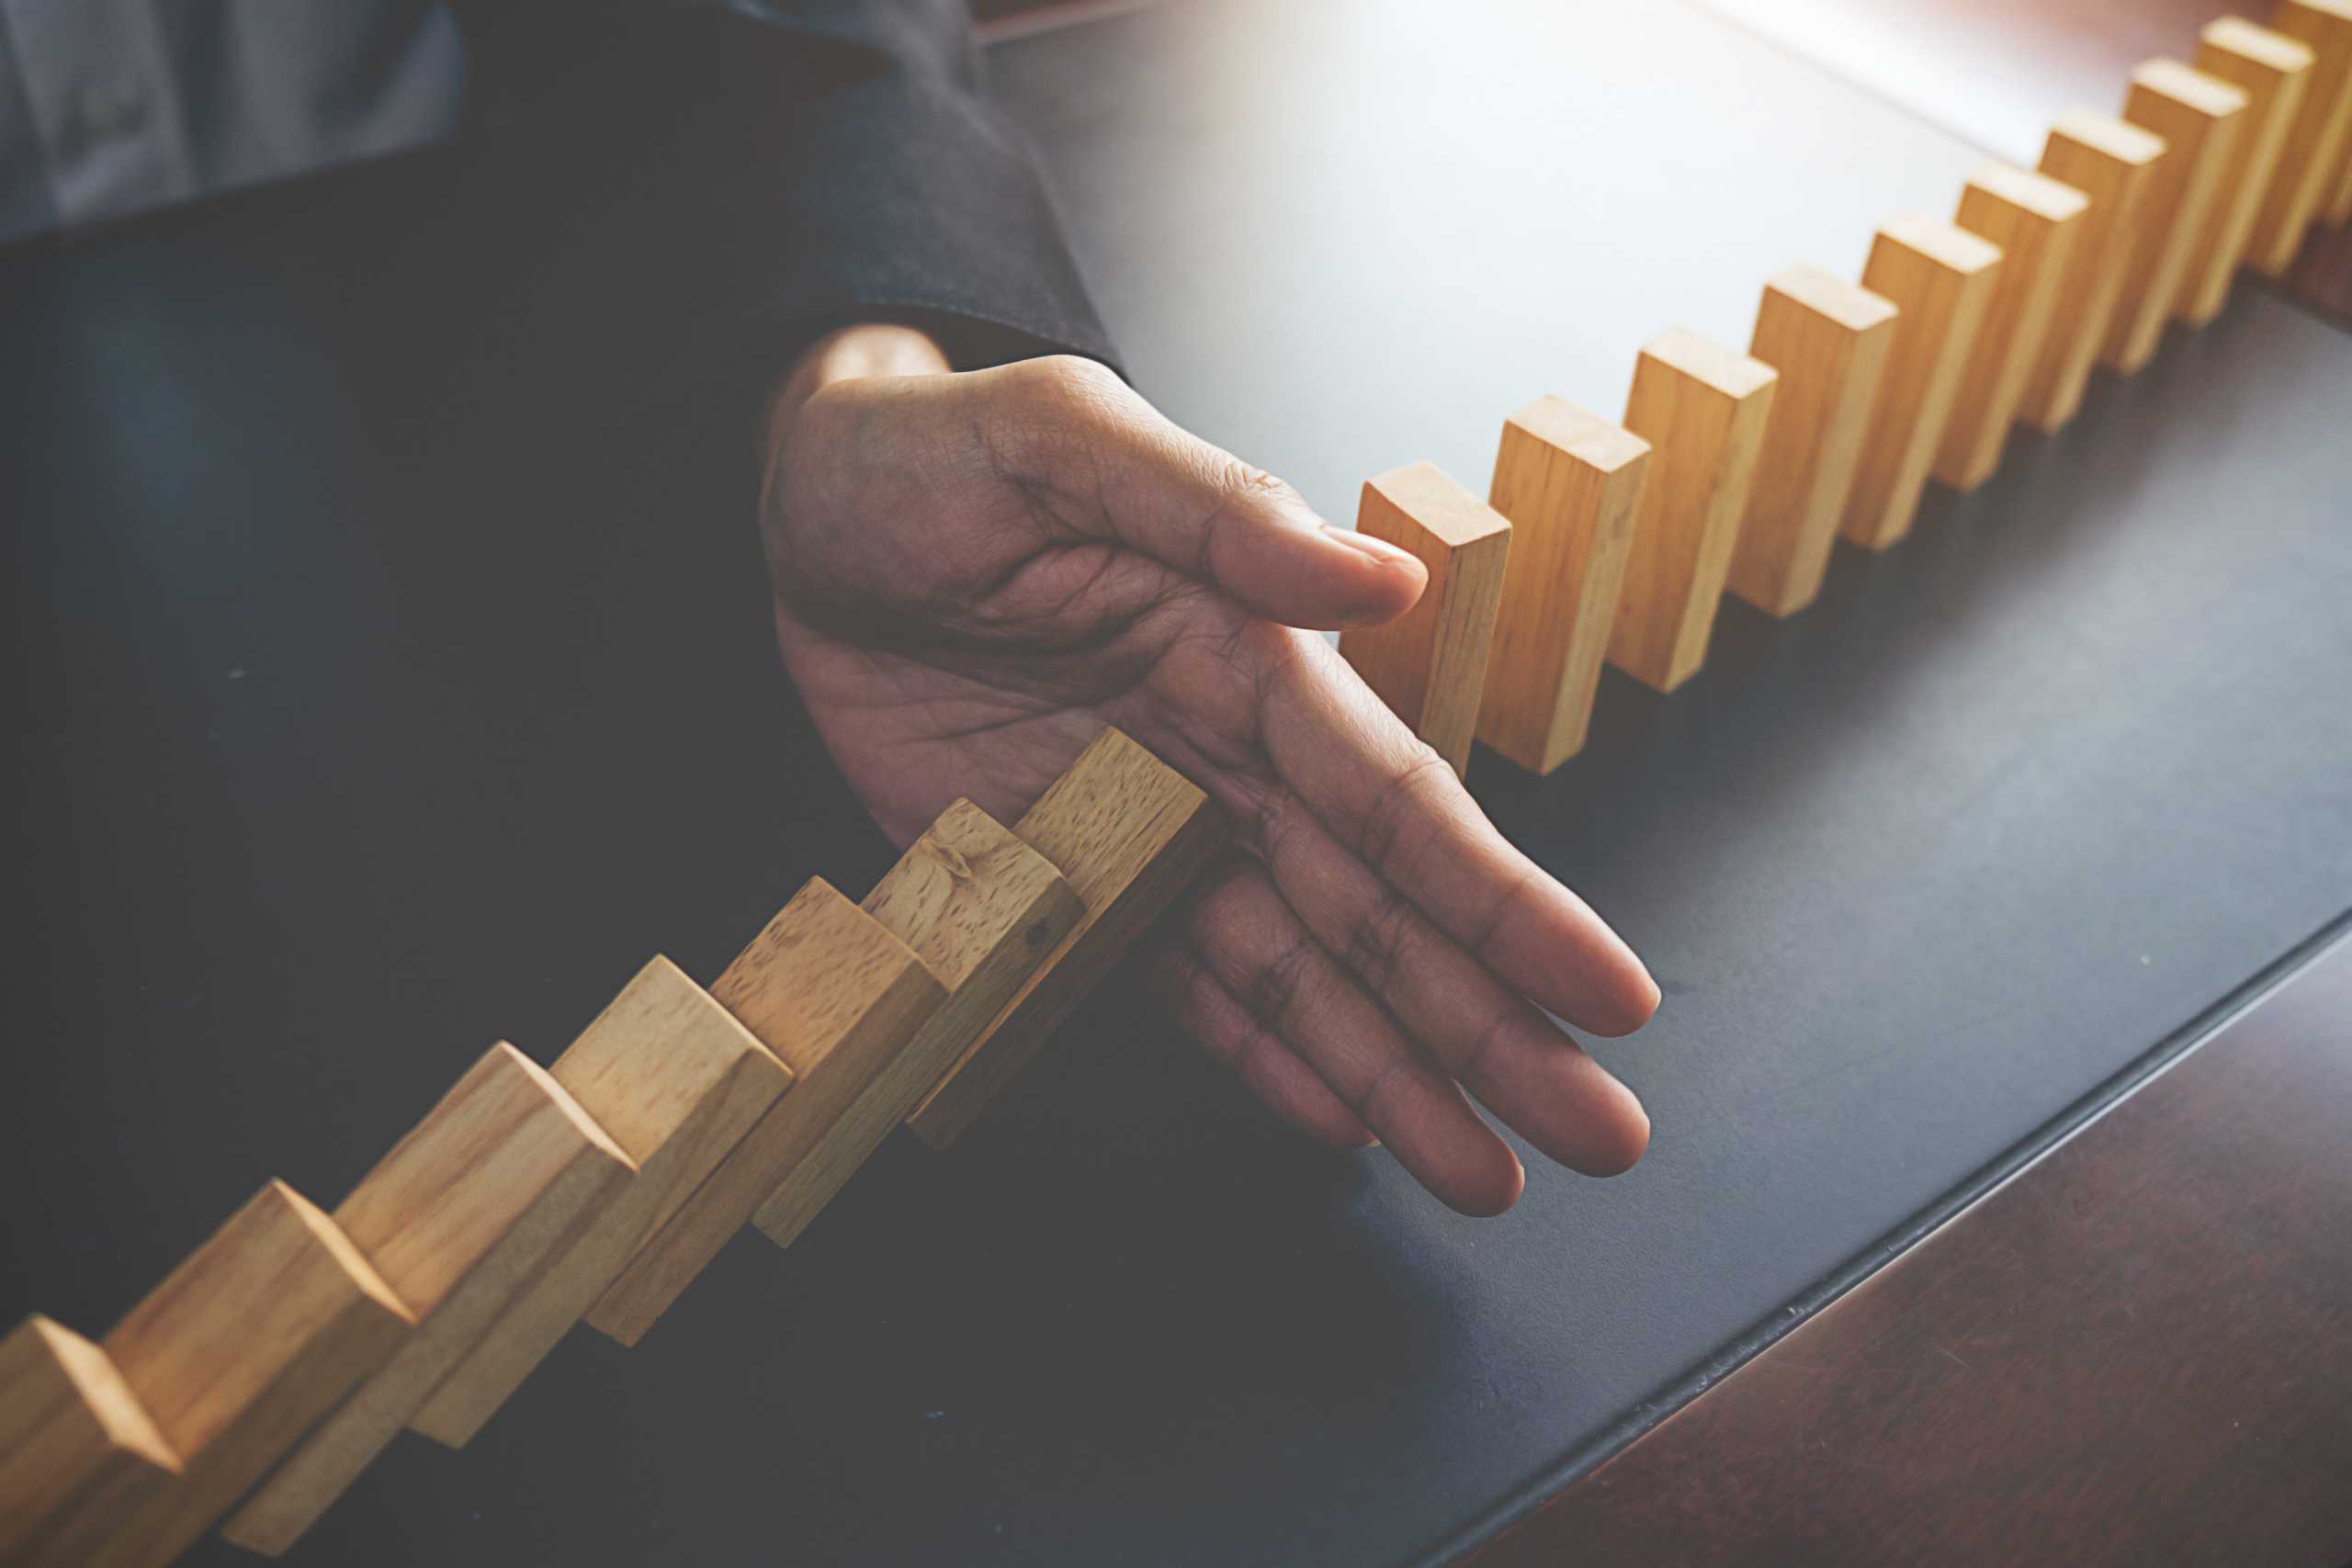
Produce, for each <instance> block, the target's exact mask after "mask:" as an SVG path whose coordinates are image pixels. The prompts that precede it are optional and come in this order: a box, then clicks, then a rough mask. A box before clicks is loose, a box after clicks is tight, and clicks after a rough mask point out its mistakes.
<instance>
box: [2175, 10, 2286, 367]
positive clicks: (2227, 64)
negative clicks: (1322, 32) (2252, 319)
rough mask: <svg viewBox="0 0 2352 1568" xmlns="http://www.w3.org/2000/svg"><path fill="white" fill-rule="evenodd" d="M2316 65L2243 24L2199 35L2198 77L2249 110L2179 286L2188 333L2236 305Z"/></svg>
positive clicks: (2236, 20)
mask: <svg viewBox="0 0 2352 1568" xmlns="http://www.w3.org/2000/svg"><path fill="white" fill-rule="evenodd" d="M2312 59H2313V56H2312V51H2311V48H2310V46H2309V45H2307V44H2304V43H2301V42H2300V41H2298V40H2297V39H2290V38H2289V37H2288V36H2287V35H2286V34H2284V33H2275V32H2272V31H2271V30H2270V29H2269V28H2258V27H2256V26H2255V25H2254V24H2253V23H2252V22H2249V21H2246V20H2245V18H2243V17H2219V18H2216V19H2215V20H2213V21H2211V22H2208V23H2206V24H2205V27H2204V28H2203V30H2201V31H2200V32H2199V34H2198V35H2197V56H2196V59H2195V61H2194V62H2193V63H2194V64H2195V65H2196V67H2197V69H2198V70H2199V71H2202V72H2203V73H2205V74H2207V75H2208V76H2212V77H2216V78H2218V79H2220V80H2222V81H2224V82H2227V83H2229V84H2230V85H2232V86H2233V87H2235V88H2237V89H2238V90H2239V91H2240V92H2242V93H2244V94H2245V96H2246V107H2245V127H2244V128H2243V129H2242V130H2240V131H2239V132H2238V136H2237V139H2236V143H2235V150H2234V151H2233V153H2232V154H2231V157H2230V162H2229V164H2228V166H2227V167H2225V168H2224V169H2223V170H2222V175H2221V188H2220V194H2219V195H2217V196H2216V197H2214V200H2213V202H2212V204H2211V207H2210V208H2209V209H2207V212H2206V218H2205V231H2204V233H2203V234H2202V235H2201V236H2200V237H2199V240H2198V242H2197V248H2196V250H2195V251H2194V252H2193V253H2192V254H2191V256H2190V260H2189V264H2188V272H2187V274H2186V275H2185V276H2183V277H2182V279H2181V285H2180V300H2179V303H2178V304H2177V306H2176V307H2175V310H2176V311H2177V314H2178V315H2179V317H2180V319H2181V320H2182V321H2186V322H2188V324H2189V325H2190V326H2203V325H2204V324H2205V323H2206V322H2208V321H2211V320H2212V319H2213V318H2214V317H2215V316H2218V315H2220V314H2221V313H2222V306H2224V305H2226V304H2228V303H2229V301H2230V284H2231V282H2232V280H2233V279H2234V278H2235V277H2236V276H2237V273H2238V268H2239V266H2240V265H2243V264H2244V263H2245V258H2246V254H2247V252H2248V251H2249V249H2250V248H2251V247H2252V245H2253V243H2254V224H2255V220H2256V219H2257V218H2259V217H2260V216H2261V215H2262V204H2263V201H2264V200H2265V198H2266V197H2267V196H2268V195H2269V192H2270V188H2271V186H2273V185H2274V184H2276V183H2277V181H2278V171H2279V163H2278V157H2279V153H2280V152H2282V151H2284V150H2285V148H2286V145H2287V132H2288V131H2289V130H2290V129H2291V128H2292V127H2293V125H2294V122H2295V115H2296V112H2297V111H2298V110H2299V109H2301V107H2302V102H2303V89H2304V86H2305V85H2306V84H2308V83H2309V81H2310V79H2311V70H2312Z"/></svg>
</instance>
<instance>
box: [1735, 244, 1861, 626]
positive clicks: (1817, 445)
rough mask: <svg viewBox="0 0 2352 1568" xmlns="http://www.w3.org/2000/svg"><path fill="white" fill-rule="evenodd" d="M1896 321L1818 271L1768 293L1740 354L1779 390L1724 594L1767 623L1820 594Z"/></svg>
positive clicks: (1769, 287) (1786, 279) (1783, 281)
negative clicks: (1774, 375)
mask: <svg viewBox="0 0 2352 1568" xmlns="http://www.w3.org/2000/svg"><path fill="white" fill-rule="evenodd" d="M1900 314H1901V312H1900V310H1898V309H1897V308H1896V306H1895V304H1894V301H1893V300H1892V299H1885V298H1883V297H1882V296H1880V295H1876V294H1873V293H1871V291H1870V290H1869V289H1867V288H1860V287H1858V286H1856V285H1854V284H1851V283H1848V282H1847V281H1845V280H1844V279H1843V278H1839V277H1833V276H1830V275H1829V274H1828V273H1826V272H1824V271H1822V270H1821V269H1820V268H1819V267H1815V266H1804V265H1799V266H1792V267H1790V268H1788V269H1787V270H1786V271H1784V272H1782V273H1781V274H1780V275H1778V276H1775V277H1773V278H1772V279H1771V280H1770V282H1768V283H1766V284H1765V285H1764V298H1763V301H1762V303H1761V304H1760V305H1758V308H1757V311H1756V333H1755V336H1754V337H1753V339H1752V340H1751V341H1750V342H1749V344H1748V349H1747V352H1748V354H1749V355H1751V356H1753V357H1754V358H1756V359H1758V360H1760V361H1762V362H1763V363H1764V364H1766V365H1770V367H1772V368H1773V369H1775V370H1777V371H1779V372H1780V376H1781V384H1780V388H1779V389H1778V390H1777V391H1775V392H1774V393H1773V394H1772V414H1771V418H1770V419H1769V420H1768V421H1766V423H1765V425H1764V450H1763V455H1762V456H1761V457H1759V458H1758V460H1757V467H1756V482H1755V484H1754V486H1753V487H1752V489H1751V493H1750V495H1749V497H1748V502H1747V518H1746V519H1745V520H1744V521H1743V522H1742V523H1741V524H1740V525H1739V542H1738V544H1737V545H1736V547H1734V548H1733V551H1732V558H1731V575H1730V578H1729V585H1730V588H1731V591H1732V592H1734V593H1736V594H1738V595H1739V596H1740V597H1741V598H1742V599H1745V600H1747V602H1748V603H1749V604H1753V605H1755V606H1756V607H1757V608H1758V609H1759V610H1762V611H1763V612H1765V613H1766V614H1767V615H1794V614H1795V613H1796V612H1797V611H1799V610H1802V609H1804V607H1805V606H1806V605H1807V604H1812V603H1813V601H1814V597H1815V595H1816V594H1818V593H1819V592H1821V580H1822V577H1823V576H1824V574H1826V572H1827V571H1828V570H1829V552H1830V547H1831V546H1832V545H1834V544H1835V543H1836V542H1837V537H1838V518H1839V516H1840V515H1842V514H1843V513H1844V512H1845V510H1846V500H1847V497H1848V496H1849V494H1850V493H1851V492H1852V491H1853V488H1854V480H1855V478H1856V477H1857V475H1858V474H1859V472H1860V460H1861V453H1862V434H1863V431H1864V429H1865V427H1866V426H1867V425H1868V424H1869V422H1870V416H1871V409H1872V407H1873V406H1874V405H1875V403H1876V400H1877V397H1878V388H1879V381H1880V378H1882V377H1883V375H1884V374H1885V371H1886V361H1887V354H1888V351H1889V350H1890V349H1892V348H1893V347H1894V326H1895V321H1896V318H1897V317H1898V316H1899V315H1900Z"/></svg>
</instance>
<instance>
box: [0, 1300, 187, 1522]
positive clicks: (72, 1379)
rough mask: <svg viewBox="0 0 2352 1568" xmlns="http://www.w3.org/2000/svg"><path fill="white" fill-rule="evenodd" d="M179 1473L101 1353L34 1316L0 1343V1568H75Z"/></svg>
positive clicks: (135, 1399) (167, 1446) (125, 1385)
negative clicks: (10, 1567)
mask: <svg viewBox="0 0 2352 1568" xmlns="http://www.w3.org/2000/svg"><path fill="white" fill-rule="evenodd" d="M179 1473H180V1460H179V1455H177V1454H175V1453H174V1452H173V1451H172V1447H171V1445H170V1444H169V1443H167V1442H165V1441H164V1434H163V1433H162V1431H160V1430H159V1429H158V1428H157V1427H156V1426H155V1421H154V1417H153V1416H149V1415H148V1414H147V1411H146V1407H145V1406H143V1405H141V1404H140V1403H139V1396H138V1395H136V1394H134V1393H131V1392H130V1384H129V1383H126V1382H123V1381H122V1374H121V1373H120V1372H119V1371H116V1370H115V1365H114V1363H113V1362H112V1361H110V1360H108V1359H107V1353H106V1352H105V1351H104V1350H101V1349H99V1348H97V1347H96V1345H93V1344H91V1343H90V1342H89V1341H88V1340H86V1339H85V1338H83V1337H81V1336H80V1335H78V1334H76V1333H74V1331H73V1330H72V1329H70V1328H67V1327H64V1326H63V1325H60V1324H57V1323H53V1322H51V1320H50V1319H48V1318H46V1317H43V1316H41V1315H40V1314H38V1313H36V1314H33V1315H32V1316H31V1317H28V1318H27V1319H26V1320H25V1321H24V1322H23V1323H20V1324H18V1325H17V1327H16V1328H15V1330H14V1331H12V1332H11V1333H10V1334H9V1336H8V1337H7V1338H6V1339H0V1562H6V1563H11V1564H15V1565H17V1568H79V1564H81V1563H83V1562H87V1561H88V1560H89V1557H90V1554H91V1553H92V1552H94V1551H96V1550H97V1549H98V1547H99V1546H100V1545H101V1544H102V1543H103V1542H104V1541H105V1540H106V1539H107V1536H108V1535H109V1534H111V1533H112V1532H113V1530H114V1528H115V1526H116V1524H117V1523H118V1522H119V1520H120V1519H121V1518H122V1517H125V1516H126V1515H129V1514H131V1513H135V1512H136V1511H138V1510H139V1509H141V1508H142V1507H145V1506H149V1505H151V1504H152V1503H153V1501H154V1500H155V1499H156V1498H157V1497H159V1496H161V1495H163V1494H164V1491H165V1490H166V1489H167V1488H169V1487H170V1486H171V1484H172V1483H173V1482H175V1480H176V1479H177V1478H178V1476H179Z"/></svg>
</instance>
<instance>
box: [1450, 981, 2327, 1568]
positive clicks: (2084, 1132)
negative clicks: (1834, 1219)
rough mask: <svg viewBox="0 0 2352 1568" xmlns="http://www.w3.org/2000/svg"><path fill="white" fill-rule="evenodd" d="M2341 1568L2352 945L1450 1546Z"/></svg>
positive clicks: (1548, 1557) (1586, 1553)
mask: <svg viewBox="0 0 2352 1568" xmlns="http://www.w3.org/2000/svg"><path fill="white" fill-rule="evenodd" d="M2347 1557H2352V939H2341V940H2338V941H2336V942H2334V943H2333V944H2331V945H2330V946H2328V947H2327V948H2326V949H2325V950H2324V951H2323V952H2322V953H2319V954H2318V955H2317V956H2315V957H2314V958H2313V959H2312V961H2311V962H2310V963H2308V964H2305V965H2304V966H2303V967H2302V968H2301V969H2299V970H2297V971H2295V972H2294V973H2293V974H2292V975H2291V976H2289V977H2288V978H2287V979H2285V980H2284V981H2283V982H2282V983H2281V984H2279V986H2278V987H2277V988H2275V989H2273V990H2272V991H2270V992H2269V993H2267V995H2265V996H2264V997H2262V998H2260V999H2259V1000H2257V1001H2256V1002H2255V1003H2254V1004H2253V1005H2252V1006H2251V1007H2249V1008H2248V1009H2247V1010H2245V1011H2244V1012H2242V1013H2241V1014H2239V1015H2238V1016H2237V1017H2236V1018H2235V1019H2233V1021H2230V1022H2229V1023H2227V1024H2226V1025H2224V1026H2223V1027H2222V1029H2220V1030H2219V1031H2217V1032H2215V1033H2214V1034H2212V1035H2211V1037H2210V1038H2208V1039H2207V1040H2206V1041H2205V1042H2204V1043H2202V1044H2200V1045H2199V1046H2198V1047H2196V1048H2195V1049H2193V1050H2191V1051H2189V1052H2188V1054H2187V1055H2184V1056H2183V1057H2182V1058H2181V1059H2180V1060H2179V1061H2178V1062H2177V1064H2175V1065H2174V1066H2172V1067H2171V1068H2170V1069H2169V1070H2167V1071H2165V1072H2164V1073H2162V1074H2160V1075H2158V1076H2156V1077H2152V1078H2150V1079H2148V1080H2147V1081H2146V1082H2144V1083H2143V1084H2142V1085H2141V1086H2140V1087H2139V1088H2138V1089H2135V1090H2134V1091H2132V1092H2131V1093H2130V1094H2129V1095H2127V1096H2126V1097H2125V1098H2123V1099H2122V1100H2120V1101H2119V1102H2118V1103H2117V1104H2116V1105H2115V1106H2114V1107H2113V1108H2112V1109H2110V1110H2109V1111H2108V1112H2107V1113H2106V1114H2105V1115H2103V1116H2101V1117H2099V1118H2098V1119H2097V1120H2095V1121H2093V1122H2090V1123H2088V1124H2087V1125H2086V1126H2084V1127H2083V1128H2081V1129H2080V1130H2079V1131H2077V1132H2076V1133H2075V1134H2074V1135H2073V1136H2072V1137H2070V1138H2068V1139H2067V1140H2066V1141H2064V1143H2061V1144H2060V1145H2057V1146H2056V1147H2055V1148H2053V1149H2052V1150H2051V1151H2050V1153H2049V1154H2047V1155H2046V1156H2043V1157H2042V1158H2041V1159H2040V1160H2038V1161H2036V1162H2035V1163H2033V1164H2032V1165H2030V1166H2028V1167H2027V1168H2025V1169H2023V1170H2021V1171H2020V1172H2018V1174H2017V1175H2016V1176H2015V1177H2013V1178H2011V1179H2009V1180H2008V1181H2007V1182H2006V1183H2004V1184H2003V1185H2001V1186H1999V1187H1997V1188H1996V1189H1995V1190H1992V1191H1991V1192H1989V1193H1987V1194H1986V1195H1985V1197H1984V1198H1983V1199H1981V1200H1979V1201H1977V1202H1975V1203H1974V1204H1973V1205H1971V1206H1970V1207H1969V1208H1967V1209H1966V1210H1964V1211H1962V1213H1960V1214H1958V1215H1956V1216H1955V1217H1954V1218H1953V1219H1952V1220H1951V1221H1950V1222H1949V1223H1948V1224H1944V1225H1943V1226H1942V1227H1940V1228H1939V1229H1938V1230H1936V1231H1934V1232H1933V1233H1931V1234H1930V1235H1928V1236H1927V1237H1926V1238H1924V1239H1923V1240H1922V1241H1920V1242H1919V1243H1918V1245H1917V1246H1916V1247H1912V1248H1911V1249H1910V1250H1909V1251H1907V1252H1905V1254H1903V1255H1902V1256H1901V1257H1900V1258H1897V1259H1896V1260H1895V1261H1894V1262H1893V1263H1891V1264H1889V1265H1888V1266H1887V1267H1886V1268H1884V1269H1881V1270H1879V1271H1878V1272H1877V1273H1875V1274H1873V1275H1871V1277H1870V1278H1869V1279H1867V1280H1864V1281H1862V1282H1861V1283H1860V1285H1858V1286H1856V1287H1855V1288H1854V1289H1853V1290H1851V1291H1849V1292H1847V1293H1846V1294H1845V1295H1843V1296H1841V1297H1839V1298H1838V1300H1837V1301H1836V1302H1834V1303H1831V1304H1830V1305H1829V1306H1827V1307H1826V1308H1824V1309H1823V1310H1821V1311H1820V1312H1819V1313H1817V1314H1815V1315H1814V1316H1813V1317H1812V1318H1811V1319H1810V1320H1809V1321H1808V1322H1806V1323H1805V1324H1804V1325H1802V1326H1800V1327H1798V1328H1796V1329H1795V1330H1793V1331H1792V1332H1791V1333H1789V1334H1788V1335H1786V1336H1785V1337H1782V1338H1781V1339H1780V1340H1779V1341H1777V1342H1776V1343H1775V1344H1773V1345H1772V1346H1771V1347H1770V1348H1769V1349H1767V1350H1765V1351H1764V1352H1762V1353H1761V1354H1759V1355H1758V1356H1757V1357H1756V1358H1755V1359H1752V1360H1750V1361H1748V1362H1747V1364H1746V1365H1744V1366H1742V1367H1741V1368H1740V1369H1739V1370H1738V1371H1736V1372H1734V1373H1732V1374H1731V1375H1730V1376H1728V1377H1726V1378H1725V1379H1724V1381H1722V1382H1719V1383H1717V1384H1715V1385H1714V1386H1713V1388H1711V1389H1709V1390H1708V1391H1707V1392H1706V1393H1702V1394H1701V1395H1700V1396H1699V1397H1698V1398H1696V1399H1694V1400H1692V1401H1691V1403H1690V1404H1687V1405H1685V1406H1684V1407H1683V1408H1682V1409H1680V1410H1679V1411H1678V1412H1676V1413H1675V1415H1673V1416H1670V1417H1669V1418H1668V1419H1667V1420H1666V1421H1664V1422H1663V1423H1661V1424H1660V1425H1658V1426H1657V1427H1655V1428H1653V1429H1652V1430H1651V1431H1649V1432H1648V1433H1646V1434H1645V1435H1644V1436H1643V1437H1642V1438H1640V1439H1639V1440H1637V1441H1635V1442H1634V1443H1633V1444H1632V1445H1631V1446H1629V1447H1628V1448H1626V1449H1625V1450H1623V1452H1622V1453H1620V1454H1618V1455H1617V1456H1616V1457H1614V1458H1613V1459H1611V1461H1609V1462H1608V1463H1606V1464H1604V1465H1602V1466H1601V1467H1600V1468H1599V1469H1597V1470H1595V1471H1593V1472H1591V1473H1589V1474H1588V1475H1586V1476H1584V1477H1583V1478H1582V1479H1580V1480H1578V1481H1577V1482H1575V1483H1571V1484H1570V1485H1569V1486H1568V1487H1567V1488H1566V1490H1565V1491H1563V1492H1562V1493H1561V1494H1560V1495H1558V1496H1556V1497H1555V1498H1554V1499H1553V1500H1552V1501H1551V1502H1549V1503H1547V1504H1545V1505H1544V1506H1543V1507H1542V1508H1541V1509H1539V1510H1538V1511H1537V1512H1535V1513H1534V1514H1532V1515H1531V1516H1530V1517H1528V1518H1526V1519H1525V1520H1523V1521H1521V1523H1520V1524H1519V1525H1518V1526H1517V1527H1515V1528H1514V1529H1511V1530H1510V1531H1509V1532H1507V1533H1506V1534H1504V1535H1503V1536H1501V1537H1500V1538H1498V1539H1497V1540H1494V1541H1492V1542H1490V1543H1489V1544H1488V1545H1487V1547H1486V1548H1485V1549H1483V1550H1481V1551H1476V1552H1474V1553H1472V1554H1471V1555H1470V1556H1469V1557H1467V1558H1465V1559H1464V1562H1475V1563H1476V1565H1477V1568H1532V1565H1534V1564H1547V1565H1548V1564H1565V1563H1575V1564H1578V1565H1580V1568H1581V1565H1586V1564H1592V1565H1605V1564H1612V1563H1638V1564H1644V1565H1647V1564H1655V1563H1668V1562H1670V1563H1677V1564H1703V1563H1759V1562H1806V1563H1843V1562H1857V1563H1860V1562H1870V1563H1878V1562H1905V1563H1954V1564H1961V1563H1965V1564H1970V1565H1972V1568H1973V1565H1976V1564H1985V1563H2001V1564H2004V1565H2008V1564H2031V1563H2044V1562H2047V1563H2064V1564H2068V1565H2070V1568H2077V1565H2082V1564H2095V1563H2117V1564H2125V1563H2130V1564H2135V1565H2136V1564H2142V1563H2147V1562H2212V1563H2233V1564H2234V1563H2265V1564H2269V1563H2301V1562H2310V1563H2320V1564H2330V1565H2332V1564H2339V1563H2343V1562H2346V1559H2347Z"/></svg>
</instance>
